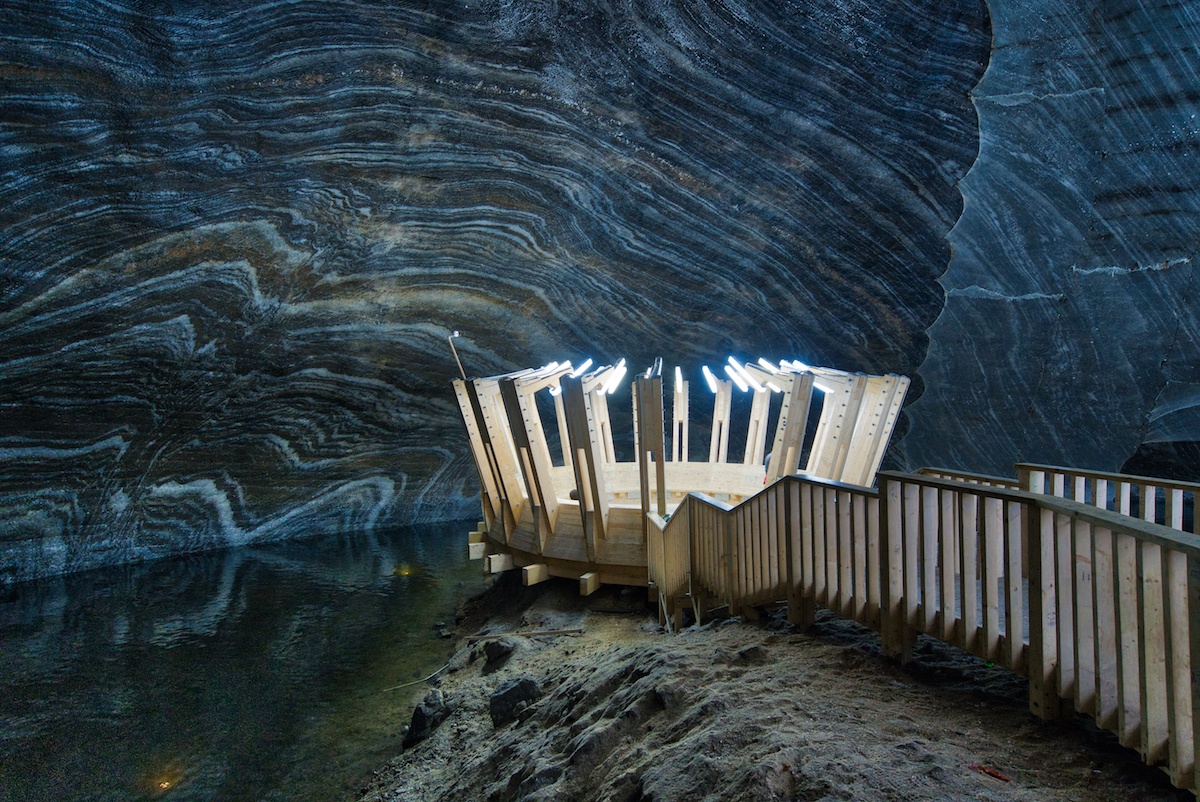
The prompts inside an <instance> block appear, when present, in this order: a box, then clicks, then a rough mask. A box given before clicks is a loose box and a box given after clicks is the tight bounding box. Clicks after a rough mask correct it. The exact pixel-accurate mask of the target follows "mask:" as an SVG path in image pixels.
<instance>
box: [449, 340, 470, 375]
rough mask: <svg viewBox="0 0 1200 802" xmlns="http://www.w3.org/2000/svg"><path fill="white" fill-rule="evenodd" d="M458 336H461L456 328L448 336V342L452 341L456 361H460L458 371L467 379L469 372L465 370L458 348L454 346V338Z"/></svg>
mask: <svg viewBox="0 0 1200 802" xmlns="http://www.w3.org/2000/svg"><path fill="white" fill-rule="evenodd" d="M457 336H459V334H458V329H455V330H454V333H453V334H451V335H450V336H449V337H447V338H446V342H448V343H450V350H451V351H453V352H454V361H455V362H457V363H458V372H459V373H460V374H462V378H463V381H466V380H467V372H466V371H465V370H463V366H462V360H461V359H459V358H458V349H457V348H455V347H454V338H455V337H457Z"/></svg>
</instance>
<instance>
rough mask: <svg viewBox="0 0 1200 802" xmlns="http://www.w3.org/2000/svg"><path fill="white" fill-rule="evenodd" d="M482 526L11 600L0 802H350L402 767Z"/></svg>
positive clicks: (173, 567)
mask: <svg viewBox="0 0 1200 802" xmlns="http://www.w3.org/2000/svg"><path fill="white" fill-rule="evenodd" d="M467 528H469V527H468V525H466V524H463V523H453V524H442V525H434V526H426V527H421V528H412V529H404V530H398V531H392V532H375V533H371V534H362V535H357V536H350V535H345V536H342V537H340V538H335V539H323V540H307V541H297V542H292V543H282V544H275V545H271V546H262V547H256V548H245V549H237V550H233V551H227V552H221V553H214V554H204V555H196V556H191V557H185V558H179V559H174V560H165V561H160V562H155V563H148V564H145V565H139V566H130V567H123V568H116V569H104V570H99V571H90V572H87V573H84V574H78V575H74V576H69V577H66V578H62V579H57V580H53V581H44V582H38V583H29V584H26V585H24V586H19V587H18V593H17V595H16V596H15V598H7V599H4V600H0V800H3V801H4V802H10V801H11V802H16V801H17V800H20V801H21V802H38V801H39V800H54V802H68V800H89V802H91V801H92V800H95V801H96V802H107V801H108V800H113V802H116V800H121V801H122V802H125V801H126V800H163V801H164V802H165V801H166V800H289V801H290V800H298V801H301V802H302V801H303V800H323V801H327V800H338V799H347V798H353V797H354V792H355V791H356V790H357V788H358V787H359V786H360V785H361V782H360V780H361V778H362V777H363V776H364V775H366V774H368V773H369V772H370V771H371V769H372V768H375V767H376V766H378V765H380V764H381V763H383V762H384V761H386V760H387V758H388V757H390V756H392V755H394V754H396V753H398V752H399V751H400V728H401V727H402V726H403V725H404V724H405V723H407V716H408V713H409V712H410V710H411V708H410V703H411V701H412V697H413V694H414V692H417V691H418V690H419V689H418V687H417V686H413V687H410V688H406V689H403V690H399V691H388V690H386V689H387V688H389V687H392V686H395V685H397V684H400V683H403V682H406V681H409V680H412V679H417V678H420V677H423V676H425V675H427V674H429V673H430V672H432V671H434V670H435V669H437V668H438V667H440V666H441V665H442V664H443V662H444V661H445V660H446V659H447V657H449V654H450V649H451V645H450V644H451V642H450V641H447V640H441V639H439V638H438V637H437V633H436V627H435V624H437V623H438V622H446V623H448V624H450V625H451V626H452V625H453V615H454V609H455V607H456V605H457V604H458V603H459V602H460V601H461V600H462V599H464V598H465V597H467V596H468V595H470V594H472V593H474V592H475V591H477V590H478V589H480V588H481V587H482V584H483V583H482V577H481V576H480V573H479V568H478V565H479V564H478V563H467V561H466V560H465V559H464V552H465V549H464V548H463V545H462V544H463V540H464V539H463V537H462V535H463V533H464V532H465V531H466V530H467Z"/></svg>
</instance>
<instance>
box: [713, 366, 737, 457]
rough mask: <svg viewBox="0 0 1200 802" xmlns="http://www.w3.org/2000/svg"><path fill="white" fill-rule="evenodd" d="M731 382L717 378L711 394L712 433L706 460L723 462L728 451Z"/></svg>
mask: <svg viewBox="0 0 1200 802" xmlns="http://www.w3.org/2000/svg"><path fill="white" fill-rule="evenodd" d="M732 403H733V382H727V381H722V380H721V379H717V392H716V394H715V395H714V396H713V416H712V434H710V435H709V438H708V461H709V462H725V457H726V456H727V453H728V451H729V417H730V415H731V413H732V406H731V405H732Z"/></svg>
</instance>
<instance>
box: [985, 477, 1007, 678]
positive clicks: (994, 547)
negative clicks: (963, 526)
mask: <svg viewBox="0 0 1200 802" xmlns="http://www.w3.org/2000/svg"><path fill="white" fill-rule="evenodd" d="M1003 507H1004V502H1003V501H1001V500H999V499H995V498H985V499H984V500H983V504H982V505H980V510H979V513H980V530H981V531H982V533H983V549H982V551H983V644H982V645H983V650H982V651H983V655H982V656H983V657H984V658H985V659H987V660H991V661H993V662H1001V660H1000V648H1001V644H1000V639H1001V633H1000V594H1001V581H1002V578H1003V572H1004V566H1003V563H1004V559H1003V558H1004V520H1003V517H1004V510H1003Z"/></svg>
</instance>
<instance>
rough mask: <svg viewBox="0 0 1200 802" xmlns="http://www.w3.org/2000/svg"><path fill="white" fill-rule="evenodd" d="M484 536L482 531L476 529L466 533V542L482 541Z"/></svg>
mask: <svg viewBox="0 0 1200 802" xmlns="http://www.w3.org/2000/svg"><path fill="white" fill-rule="evenodd" d="M484 537H485V535H484V534H483V532H480V531H479V530H478V529H476V530H475V531H474V532H471V533H469V534H468V535H467V542H468V543H482V542H483V539H484Z"/></svg>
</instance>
